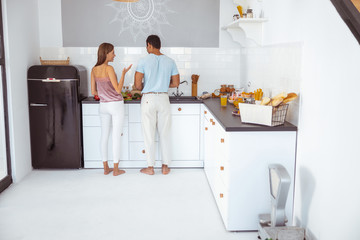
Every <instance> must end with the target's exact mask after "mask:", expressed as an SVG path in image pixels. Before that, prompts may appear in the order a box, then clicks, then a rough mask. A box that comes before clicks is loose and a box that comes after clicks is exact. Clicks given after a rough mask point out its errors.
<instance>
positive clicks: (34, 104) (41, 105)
mask: <svg viewBox="0 0 360 240" xmlns="http://www.w3.org/2000/svg"><path fill="white" fill-rule="evenodd" d="M30 107H47V104H46V103H30Z"/></svg>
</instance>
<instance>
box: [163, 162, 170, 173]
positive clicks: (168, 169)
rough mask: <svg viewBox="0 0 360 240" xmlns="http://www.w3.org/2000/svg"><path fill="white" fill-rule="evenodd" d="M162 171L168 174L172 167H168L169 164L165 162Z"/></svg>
mask: <svg viewBox="0 0 360 240" xmlns="http://www.w3.org/2000/svg"><path fill="white" fill-rule="evenodd" d="M161 171H162V174H164V175H166V174H169V172H170V168H169V167H168V165H165V164H163V165H162V167H161Z"/></svg>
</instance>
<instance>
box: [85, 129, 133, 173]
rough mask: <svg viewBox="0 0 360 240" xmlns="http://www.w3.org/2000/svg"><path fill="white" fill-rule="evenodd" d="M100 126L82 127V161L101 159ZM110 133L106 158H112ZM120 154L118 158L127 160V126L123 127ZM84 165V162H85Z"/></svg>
mask: <svg viewBox="0 0 360 240" xmlns="http://www.w3.org/2000/svg"><path fill="white" fill-rule="evenodd" d="M100 138H101V127H84V128H83V143H84V162H85V163H86V161H99V160H100V161H101V160H102V159H101V150H100ZM112 147H113V146H112V134H110V137H109V143H108V160H109V161H110V160H113V153H112ZM119 147H120V148H121V155H120V160H128V155H129V154H128V151H129V150H128V148H129V147H128V128H127V127H125V128H123V135H122V141H121V146H119ZM85 167H86V164H85Z"/></svg>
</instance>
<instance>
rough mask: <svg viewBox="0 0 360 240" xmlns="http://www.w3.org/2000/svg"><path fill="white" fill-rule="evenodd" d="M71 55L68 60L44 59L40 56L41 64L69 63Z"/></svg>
mask: <svg viewBox="0 0 360 240" xmlns="http://www.w3.org/2000/svg"><path fill="white" fill-rule="evenodd" d="M69 62H70V57H68V58H67V59H66V60H42V59H41V57H40V63H41V65H69Z"/></svg>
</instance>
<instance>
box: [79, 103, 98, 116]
mask: <svg viewBox="0 0 360 240" xmlns="http://www.w3.org/2000/svg"><path fill="white" fill-rule="evenodd" d="M82 113H83V115H99V104H83V105H82Z"/></svg>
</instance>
